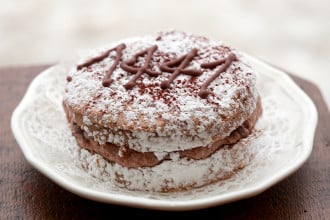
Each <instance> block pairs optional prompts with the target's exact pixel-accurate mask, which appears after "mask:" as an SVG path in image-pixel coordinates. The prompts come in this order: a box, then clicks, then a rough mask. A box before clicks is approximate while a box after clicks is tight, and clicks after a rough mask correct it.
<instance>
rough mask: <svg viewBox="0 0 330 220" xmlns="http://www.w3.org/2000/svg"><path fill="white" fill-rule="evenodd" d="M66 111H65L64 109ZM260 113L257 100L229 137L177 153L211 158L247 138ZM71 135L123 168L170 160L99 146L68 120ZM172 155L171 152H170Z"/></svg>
mask: <svg viewBox="0 0 330 220" xmlns="http://www.w3.org/2000/svg"><path fill="white" fill-rule="evenodd" d="M65 110H67V109H65ZM261 112H262V106H261V100H260V98H259V100H258V102H257V106H256V108H255V109H254V111H253V112H252V114H251V115H250V117H249V118H248V119H247V120H246V121H245V122H244V123H243V124H242V125H241V126H239V127H238V128H237V129H235V130H234V131H233V132H231V134H230V135H229V136H227V137H226V138H224V139H222V140H217V141H215V142H213V143H211V144H210V145H207V146H201V147H196V148H193V149H189V150H183V151H177V153H179V155H180V158H183V157H185V158H189V159H194V160H199V159H204V158H207V157H209V156H211V155H212V154H213V153H214V152H215V151H217V150H218V149H220V148H221V147H222V146H224V145H230V144H235V143H236V142H238V141H239V140H240V139H242V138H245V137H247V136H248V135H249V134H250V133H251V132H252V130H253V127H254V125H255V124H256V122H257V120H258V118H259V116H260V115H261ZM69 122H70V128H71V130H72V134H73V135H74V137H75V138H76V140H77V143H78V145H79V146H80V147H82V148H84V149H87V150H89V151H90V152H93V153H97V154H100V155H102V156H103V157H104V158H105V159H106V160H108V161H110V162H114V163H118V164H120V165H122V166H124V167H130V168H137V167H152V166H156V165H157V164H159V163H161V162H162V161H164V160H170V155H169V154H170V153H168V154H167V155H166V156H165V157H163V159H160V160H159V159H158V158H157V157H156V155H155V154H154V153H153V152H144V153H142V152H138V151H135V150H132V149H129V148H128V147H120V146H117V145H114V144H111V143H105V144H103V145H100V144H99V143H98V142H97V141H94V140H93V139H91V138H90V137H88V136H87V135H86V133H85V132H84V131H83V130H82V129H81V128H80V127H79V126H78V125H77V124H76V123H75V122H74V121H73V120H69ZM171 153H173V152H171Z"/></svg>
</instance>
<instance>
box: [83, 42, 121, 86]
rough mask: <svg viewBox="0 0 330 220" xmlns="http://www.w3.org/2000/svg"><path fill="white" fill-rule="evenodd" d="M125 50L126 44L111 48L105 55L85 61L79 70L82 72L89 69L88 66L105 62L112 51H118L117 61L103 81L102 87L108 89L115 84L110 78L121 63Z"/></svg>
mask: <svg viewBox="0 0 330 220" xmlns="http://www.w3.org/2000/svg"><path fill="white" fill-rule="evenodd" d="M125 48H126V45H125V44H119V45H118V46H117V47H114V48H111V49H109V50H107V51H105V52H104V53H102V54H100V55H99V56H97V57H93V58H91V59H89V60H87V61H85V62H84V63H82V64H80V65H78V66H77V70H80V69H82V68H84V67H88V66H90V65H92V64H94V63H98V62H100V61H102V60H104V59H105V58H106V57H108V56H109V54H110V53H111V52H112V51H114V50H116V53H117V56H116V59H115V61H114V63H113V64H112V65H111V67H110V69H109V70H108V71H107V72H106V74H105V76H104V78H103V80H102V85H103V86H105V87H108V86H110V84H111V83H112V82H113V80H112V79H110V78H109V77H110V76H111V75H112V73H113V71H114V70H115V69H116V66H117V65H118V63H119V61H120V59H121V57H122V55H123V54H122V52H123V50H124V49H125Z"/></svg>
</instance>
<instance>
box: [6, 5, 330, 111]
mask: <svg viewBox="0 0 330 220" xmlns="http://www.w3.org/2000/svg"><path fill="white" fill-rule="evenodd" d="M164 29H177V30H182V31H187V32H191V33H195V34H200V35H205V36H209V37H212V38H215V39H218V40H220V41H223V42H225V43H227V44H229V45H231V46H233V47H235V48H237V49H240V50H242V51H245V52H247V53H250V54H251V55H254V56H256V57H259V58H261V59H263V60H265V61H268V62H270V63H272V64H274V65H276V66H279V67H282V68H284V69H287V70H289V71H291V72H293V73H295V74H296V75H298V76H301V77H303V78H305V79H307V80H310V81H312V82H314V83H315V84H317V85H318V87H319V88H320V89H321V92H322V94H323V96H324V98H325V100H326V101H327V104H328V107H330V1H326V0H314V1H307V0H306V1H304V0H287V1H278V0H268V1H261V0H232V1H229V0H227V1H224V0H203V1H201V0H166V1H165V0H164V1H161V0H139V1H133V0H96V1H90V0H89V1H87V0H71V1H70V0H56V1H55V0H54V1H51V0H24V1H23V0H0V66H11V65H35V64H48V63H55V62H57V61H60V60H63V59H66V58H68V57H72V55H73V54H74V53H75V52H76V51H77V50H79V49H81V48H94V47H98V46H101V45H103V44H107V43H109V42H110V41H113V40H118V39H120V38H126V37H131V36H135V35H145V34H154V33H156V32H158V31H160V30H164ZM0 77H1V76H0Z"/></svg>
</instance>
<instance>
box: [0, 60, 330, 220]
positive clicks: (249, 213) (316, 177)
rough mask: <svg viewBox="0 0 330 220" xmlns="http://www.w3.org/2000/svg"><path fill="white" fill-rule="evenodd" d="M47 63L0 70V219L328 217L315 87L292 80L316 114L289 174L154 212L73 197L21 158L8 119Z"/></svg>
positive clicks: (322, 115) (329, 140)
mask: <svg viewBox="0 0 330 220" xmlns="http://www.w3.org/2000/svg"><path fill="white" fill-rule="evenodd" d="M45 68H47V66H33V67H10V68H0V105H1V107H0V219H100V218H111V217H112V218H114V215H115V214H117V213H118V214H119V215H120V219H122V218H124V219H126V216H137V217H149V216H150V217H152V219H155V217H172V216H173V217H174V216H179V217H190V216H192V217H204V216H205V217H214V218H216V219H330V115H329V112H328V109H327V107H326V105H325V103H324V100H323V99H322V96H321V94H320V91H319V89H318V88H317V87H316V86H315V85H313V84H312V83H310V82H307V81H305V80H303V79H301V78H298V77H295V76H293V75H291V76H292V77H293V79H294V80H295V81H296V82H297V83H298V84H299V85H300V86H301V88H302V89H303V90H304V91H306V93H307V94H308V95H309V96H310V97H311V98H312V99H313V100H314V102H315V104H316V106H317V109H318V114H319V122H318V126H317V130H316V136H315V141H314V148H313V152H312V154H311V156H310V158H309V159H308V160H307V162H306V163H305V164H304V165H303V166H302V167H301V168H300V169H299V170H298V171H296V172H295V173H294V174H293V175H291V176H290V177H288V178H286V179H285V180H283V181H281V182H280V183H278V184H277V185H275V186H273V187H272V188H270V189H269V190H267V191H265V192H264V193H262V194H260V195H258V196H255V197H253V198H250V199H246V200H242V201H238V202H233V203H230V204H226V205H222V206H218V207H213V208H208V209H203V210H196V211H191V212H160V211H152V210H145V209H135V208H128V207H122V206H116V205H109V204H103V203H97V202H94V201H90V200H87V199H83V198H81V197H79V196H76V195H74V194H72V193H70V192H68V191H66V190H64V189H62V188H61V187H59V186H58V185H56V184H55V183H53V182H52V181H50V180H49V179H48V178H46V177H45V176H43V175H42V174H40V173H39V172H38V171H36V170H35V169H34V168H32V166H30V165H29V164H28V163H27V161H26V160H25V158H24V156H23V154H22V152H21V150H20V148H19V146H18V145H17V143H16V141H15V139H14V137H13V135H12V132H11V129H10V118H11V114H12V112H13V110H14V108H15V107H16V106H17V105H18V103H19V102H20V100H21V99H22V97H23V94H24V93H25V91H26V89H27V86H28V84H29V83H30V82H31V80H32V79H33V78H34V77H35V76H36V75H37V74H38V73H40V71H42V70H43V69H45Z"/></svg>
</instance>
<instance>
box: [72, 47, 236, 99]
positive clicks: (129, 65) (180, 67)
mask: <svg viewBox="0 0 330 220" xmlns="http://www.w3.org/2000/svg"><path fill="white" fill-rule="evenodd" d="M125 48H126V45H125V44H119V45H118V46H117V47H114V48H111V49H109V50H107V51H105V52H104V53H102V54H100V55H99V56H97V57H94V58H91V59H89V60H87V61H86V62H84V63H82V64H80V65H78V66H77V70H80V69H82V68H83V67H88V66H90V65H92V64H94V63H97V62H100V61H102V60H103V59H105V58H106V57H107V56H109V54H110V52H112V51H114V50H115V51H116V53H117V54H116V59H115V61H114V63H113V64H112V65H111V67H110V69H109V70H108V71H107V72H106V75H105V76H104V78H103V80H102V85H103V86H105V87H108V86H110V84H111V83H112V82H113V79H110V76H111V75H112V73H113V72H114V70H115V69H116V67H117V65H118V64H119V62H120V60H121V58H122V55H123V50H124V49H125ZM157 48H158V47H157V45H153V46H151V47H150V48H148V49H146V50H143V51H140V52H138V53H136V54H135V55H133V57H132V58H131V59H129V60H127V61H125V62H122V63H121V64H120V67H121V68H122V69H123V70H125V71H127V72H129V73H132V74H135V75H134V76H133V77H132V78H131V79H130V80H129V81H128V82H127V83H126V84H125V85H124V87H125V89H132V88H133V87H134V86H135V85H136V80H137V79H138V78H139V77H141V76H142V74H143V73H146V74H148V75H149V76H154V77H155V76H159V75H160V73H157V72H155V71H152V70H151V69H150V62H151V59H152V56H153V54H154V52H155V51H156V50H157ZM197 53H198V50H197V49H196V48H195V49H192V50H191V51H190V52H189V53H187V54H185V55H183V56H181V57H179V58H177V59H173V60H170V61H168V62H165V63H163V64H161V65H160V70H161V71H164V72H169V73H172V74H171V76H170V77H169V79H168V80H164V81H162V82H161V84H160V86H161V88H162V89H167V88H169V87H170V84H171V83H172V82H173V81H174V80H175V78H176V77H178V76H179V75H180V74H186V75H190V76H200V75H202V73H203V72H202V71H201V70H196V69H185V68H186V67H187V66H188V65H189V63H190V62H191V61H192V60H193V59H194V58H195V56H196V55H197ZM145 55H146V57H145V62H144V64H143V66H141V67H135V66H134V64H135V63H136V62H137V61H138V58H139V57H141V56H145ZM235 60H237V57H236V56H235V54H233V53H230V54H229V55H228V56H227V57H226V58H224V59H220V60H216V61H213V62H210V63H202V64H201V65H200V66H201V68H207V69H213V68H215V67H217V66H219V65H222V64H223V65H222V66H221V67H220V68H219V69H218V70H217V71H216V72H215V73H214V74H213V75H212V76H211V77H209V78H208V79H207V80H206V82H205V83H203V84H202V86H201V89H200V91H199V92H198V95H199V96H200V97H201V98H203V99H205V98H206V97H207V96H208V94H209V93H210V91H207V87H208V86H209V85H210V84H211V83H212V82H213V81H214V80H215V79H216V78H217V77H219V75H220V74H221V73H222V72H225V71H226V70H227V69H228V67H229V66H230V65H231V63H232V62H233V61H235ZM71 80H72V77H68V78H67V81H68V82H70V81H71Z"/></svg>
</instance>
